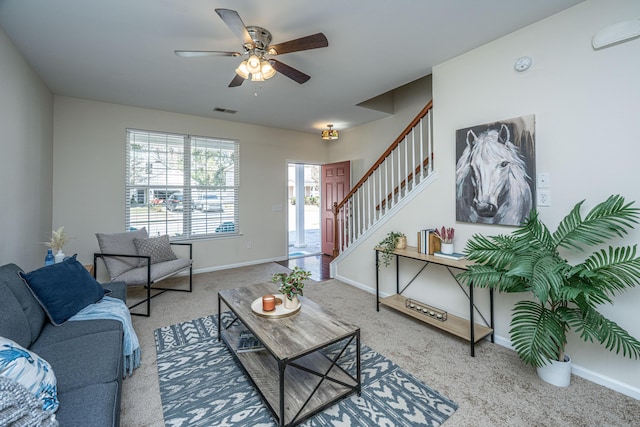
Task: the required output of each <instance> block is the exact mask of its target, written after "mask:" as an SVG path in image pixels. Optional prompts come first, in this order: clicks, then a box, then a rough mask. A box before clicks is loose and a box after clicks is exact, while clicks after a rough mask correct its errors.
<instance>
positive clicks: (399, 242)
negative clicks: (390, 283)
mask: <svg viewBox="0 0 640 427" xmlns="http://www.w3.org/2000/svg"><path fill="white" fill-rule="evenodd" d="M378 247H380V248H382V255H381V256H380V260H381V261H382V265H383V266H384V267H387V266H388V265H389V264H391V260H392V259H393V251H395V250H396V249H404V248H406V247H407V236H405V235H404V233H401V232H399V231H390V232H389V233H387V235H386V236H385V238H384V239H382V240H381V241H380V242H379V243H378Z"/></svg>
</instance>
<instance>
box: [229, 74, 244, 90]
mask: <svg viewBox="0 0 640 427" xmlns="http://www.w3.org/2000/svg"><path fill="white" fill-rule="evenodd" d="M243 82H244V79H243V78H242V77H240V76H239V75H237V74H236V75H235V76H234V77H233V80H231V83H229V87H236V86H240V85H241V84H242V83H243Z"/></svg>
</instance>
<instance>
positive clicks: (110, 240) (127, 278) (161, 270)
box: [93, 228, 193, 317]
mask: <svg viewBox="0 0 640 427" xmlns="http://www.w3.org/2000/svg"><path fill="white" fill-rule="evenodd" d="M96 237H97V238H98V245H99V246H100V252H96V253H94V255H93V275H94V277H96V276H97V268H98V265H97V264H98V262H97V261H98V258H101V259H102V261H103V262H104V265H105V267H106V269H107V273H108V275H109V278H110V280H111V281H112V282H115V281H122V282H125V283H126V284H127V286H144V287H145V289H146V297H145V298H144V299H143V300H141V301H138V302H136V303H135V304H133V305H130V306H129V309H130V310H131V309H132V308H134V307H137V306H139V305H142V304H146V312H143V313H137V312H131V314H132V315H136V316H146V317H149V316H150V315H151V299H152V298H155V297H156V296H158V295H161V294H163V293H165V292H167V291H174V292H191V291H192V290H193V246H192V244H191V243H177V242H176V243H174V242H169V238H168V236H159V237H153V238H149V236H148V234H147V230H146V229H145V228H142V229H140V230H135V231H131V232H126V233H111V234H106V233H96ZM172 246H186V247H188V248H189V258H178V257H177V256H176V254H175V253H174V252H173V250H172ZM186 269H189V287H188V289H183V288H179V289H176V288H166V287H159V286H153V285H154V284H156V283H158V282H160V281H161V280H164V279H166V278H169V277H171V276H174V275H176V274H178V273H180V272H182V271H185V270H186ZM152 291H153V292H152Z"/></svg>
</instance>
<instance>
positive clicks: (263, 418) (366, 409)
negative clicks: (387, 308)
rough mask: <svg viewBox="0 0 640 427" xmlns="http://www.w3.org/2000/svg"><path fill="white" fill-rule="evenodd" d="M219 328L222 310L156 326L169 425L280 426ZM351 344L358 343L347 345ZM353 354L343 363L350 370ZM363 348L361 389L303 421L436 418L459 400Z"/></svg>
mask: <svg viewBox="0 0 640 427" xmlns="http://www.w3.org/2000/svg"><path fill="white" fill-rule="evenodd" d="M224 322H225V319H224V318H223V323H224ZM217 332H218V331H217V315H211V316H207V317H203V318H200V319H195V320H192V321H189V322H184V323H179V324H176V325H171V326H166V327H164V328H160V329H156V330H155V340H156V352H157V357H158V377H159V380H160V395H161V398H162V409H163V413H164V420H165V425H167V426H172V427H173V426H261V427H262V426H264V427H271V426H276V425H277V424H276V423H275V421H274V419H273V418H272V417H271V413H270V412H269V410H268V409H267V407H266V406H265V404H264V403H263V402H262V399H261V398H260V396H259V394H258V393H257V392H256V391H255V390H254V389H253V386H252V385H251V383H250V382H249V381H248V380H247V379H246V378H245V376H244V373H243V371H242V370H241V368H240V367H239V366H238V365H237V364H236V362H235V360H234V358H233V356H232V355H231V353H230V352H229V350H227V348H226V346H225V345H224V343H222V342H218V341H217ZM334 350H335V349H331V348H328V349H327V350H326V352H327V353H331V352H332V351H334ZM354 351H355V345H351V346H350V348H349V349H348V350H347V352H351V354H352V353H353V352H354ZM351 354H345V355H343V357H342V358H341V359H340V360H339V361H338V364H339V365H340V366H341V367H342V368H343V369H345V370H346V371H348V372H350V373H352V374H353V373H354V372H355V369H356V367H355V364H354V363H349V362H351V359H353V357H352V355H351ZM360 354H361V362H362V364H361V369H362V393H361V396H357V395H352V396H351V397H348V398H346V399H344V400H342V401H341V402H339V403H337V404H335V405H333V406H332V407H330V408H329V409H326V410H325V411H323V412H321V413H319V414H316V415H315V416H313V417H312V418H310V419H309V420H307V421H305V422H304V423H303V424H301V425H303V426H308V427H309V426H407V427H409V426H411V427H415V426H439V425H441V424H442V423H443V422H444V421H445V420H446V419H447V418H449V417H450V416H451V415H452V414H453V413H454V412H455V411H456V409H457V408H458V405H456V404H455V403H454V402H453V401H451V400H449V399H447V398H446V397H445V396H442V395H441V394H440V393H438V392H437V391H435V390H432V389H431V388H429V387H427V386H426V385H424V384H423V383H422V382H420V381H419V380H417V379H416V378H414V377H413V376H412V375H411V374H409V373H407V372H405V371H403V370H402V369H400V368H399V367H398V366H397V365H396V364H394V363H393V362H392V361H390V360H389V359H387V358H385V357H383V356H381V355H380V354H378V353H376V352H375V351H373V350H371V349H370V348H368V347H367V346H365V345H362V348H361V353H360ZM347 361H349V362H347Z"/></svg>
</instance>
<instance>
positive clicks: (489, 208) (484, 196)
mask: <svg viewBox="0 0 640 427" xmlns="http://www.w3.org/2000/svg"><path fill="white" fill-rule="evenodd" d="M533 123H534V116H533V115H531V116H526V117H522V118H518V119H512V120H511V121H503V122H497V123H492V124H488V125H482V126H476V127H473V128H466V129H460V130H458V131H457V135H456V144H457V151H458V156H457V164H456V220H458V221H464V222H475V223H484V224H501V225H520V224H521V223H522V222H523V221H524V219H525V218H526V217H527V216H528V215H529V212H530V211H531V209H532V207H533V200H534V195H535V187H534V185H533V181H532V178H531V177H533V176H535V162H534V160H535V158H534V139H533ZM527 125H529V126H527ZM514 134H515V135H516V136H517V140H518V141H517V144H514V141H513V140H512V135H514Z"/></svg>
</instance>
